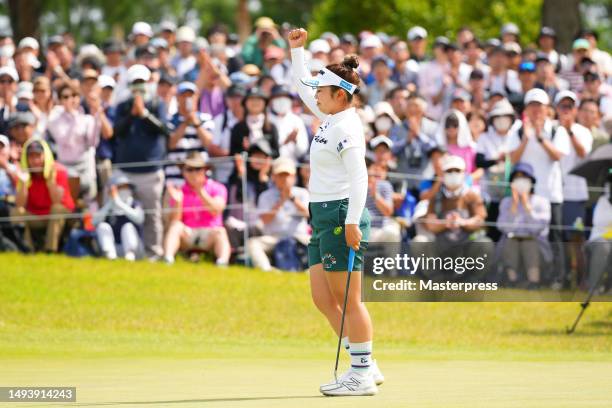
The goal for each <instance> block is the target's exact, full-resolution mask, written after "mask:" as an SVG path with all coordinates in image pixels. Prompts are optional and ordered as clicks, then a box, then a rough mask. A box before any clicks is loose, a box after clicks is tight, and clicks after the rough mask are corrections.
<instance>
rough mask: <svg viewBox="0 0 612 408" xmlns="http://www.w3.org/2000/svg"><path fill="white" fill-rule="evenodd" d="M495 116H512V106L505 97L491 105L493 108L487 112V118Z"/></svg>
mask: <svg viewBox="0 0 612 408" xmlns="http://www.w3.org/2000/svg"><path fill="white" fill-rule="evenodd" d="M496 116H514V108H513V107H512V105H511V104H510V102H509V101H508V100H507V99H505V98H504V99H502V100H500V101H498V102H497V103H496V104H495V105H493V109H491V112H489V119H491V118H494V117H496Z"/></svg>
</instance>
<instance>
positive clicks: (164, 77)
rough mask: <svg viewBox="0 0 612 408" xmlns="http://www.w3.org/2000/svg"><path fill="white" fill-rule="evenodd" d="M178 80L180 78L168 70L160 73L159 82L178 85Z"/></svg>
mask: <svg viewBox="0 0 612 408" xmlns="http://www.w3.org/2000/svg"><path fill="white" fill-rule="evenodd" d="M177 81H178V80H177V78H176V77H175V76H174V75H172V74H170V73H169V72H168V71H162V72H161V74H160V75H159V81H158V83H166V84H170V85H176V83H177Z"/></svg>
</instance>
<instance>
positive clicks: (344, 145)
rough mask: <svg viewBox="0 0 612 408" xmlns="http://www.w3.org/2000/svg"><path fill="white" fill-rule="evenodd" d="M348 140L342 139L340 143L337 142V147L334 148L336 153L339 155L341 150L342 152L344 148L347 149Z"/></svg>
mask: <svg viewBox="0 0 612 408" xmlns="http://www.w3.org/2000/svg"><path fill="white" fill-rule="evenodd" d="M348 144H349V142H348V140H347V139H344V140H343V141H341V142H338V146H337V147H336V150H337V151H338V153H340V152H341V151H342V150H344V148H346V147H348Z"/></svg>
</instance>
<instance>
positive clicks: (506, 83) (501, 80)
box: [489, 69, 522, 95]
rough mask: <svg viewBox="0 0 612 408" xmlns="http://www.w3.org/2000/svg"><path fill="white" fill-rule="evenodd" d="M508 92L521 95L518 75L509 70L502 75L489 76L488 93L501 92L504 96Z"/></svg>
mask: <svg viewBox="0 0 612 408" xmlns="http://www.w3.org/2000/svg"><path fill="white" fill-rule="evenodd" d="M508 91H510V92H516V93H521V92H522V85H521V81H520V80H519V77H518V73H517V72H516V71H513V70H511V69H509V70H507V71H506V72H505V74H504V75H493V74H490V76H489V92H490V93H495V92H501V93H502V94H504V95H507V94H508Z"/></svg>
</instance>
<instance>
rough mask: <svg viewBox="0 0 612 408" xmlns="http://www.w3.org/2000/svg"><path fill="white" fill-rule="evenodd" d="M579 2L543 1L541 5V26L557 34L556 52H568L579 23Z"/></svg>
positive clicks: (572, 0) (579, 27)
mask: <svg viewBox="0 0 612 408" xmlns="http://www.w3.org/2000/svg"><path fill="white" fill-rule="evenodd" d="M579 6H580V0H544V3H543V4H542V25H543V26H548V27H552V28H554V29H555V31H556V32H557V50H559V51H560V52H569V51H571V49H572V42H573V41H574V37H575V36H576V33H578V31H580V29H581V27H582V25H581V21H580V17H581V16H580V7H579Z"/></svg>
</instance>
